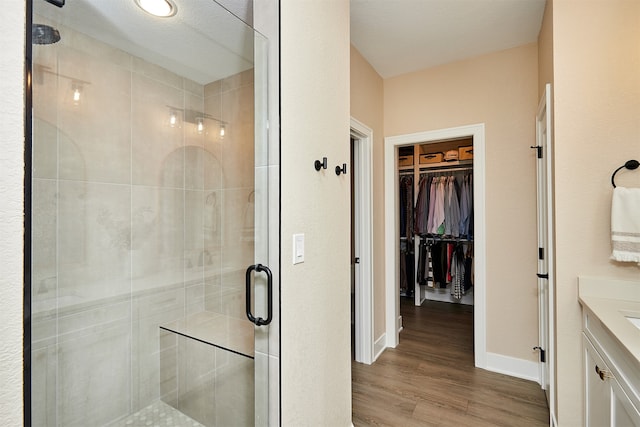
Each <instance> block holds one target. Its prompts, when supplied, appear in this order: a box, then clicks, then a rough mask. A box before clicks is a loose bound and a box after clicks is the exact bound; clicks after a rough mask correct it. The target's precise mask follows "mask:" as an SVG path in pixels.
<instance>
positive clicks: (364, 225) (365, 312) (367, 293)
mask: <svg viewBox="0 0 640 427" xmlns="http://www.w3.org/2000/svg"><path fill="white" fill-rule="evenodd" d="M351 138H353V140H354V143H353V144H354V146H353V159H354V163H355V165H356V166H355V167H353V168H352V169H353V172H354V177H353V178H354V182H353V184H354V194H353V196H352V197H354V198H355V199H354V206H355V223H354V227H355V230H354V232H355V239H354V241H355V248H354V249H355V256H356V257H358V258H360V263H359V264H355V268H356V272H355V277H356V286H355V292H356V295H355V299H356V313H355V314H356V316H355V318H356V319H355V321H356V325H355V326H356V328H355V329H356V331H355V332H356V337H355V341H356V352H355V353H356V354H355V356H356V362H361V363H366V364H367V365H370V364H371V363H373V245H372V237H373V184H372V182H373V180H372V178H373V175H372V170H373V130H371V128H369V127H368V126H366V125H364V124H362V123H361V122H359V121H358V120H356V119H354V118H353V117H352V118H351ZM352 262H353V261H352Z"/></svg>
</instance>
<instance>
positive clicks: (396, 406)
mask: <svg viewBox="0 0 640 427" xmlns="http://www.w3.org/2000/svg"><path fill="white" fill-rule="evenodd" d="M401 313H402V323H403V327H404V329H403V331H402V332H401V333H400V344H399V345H398V346H397V347H396V348H395V349H386V350H385V351H384V352H383V353H382V355H381V356H380V357H379V358H378V360H376V362H375V363H374V364H372V365H364V364H361V363H356V362H353V363H352V368H351V371H352V378H353V380H352V390H353V399H352V400H353V424H354V426H403V427H404V426H456V427H459V426H474V427H475V426H509V427H512V426H527V427H528V426H548V425H549V422H548V420H549V410H548V407H547V403H546V399H545V396H544V392H543V391H542V390H541V389H540V385H538V384H537V383H534V382H531V381H526V380H521V379H517V378H513V377H509V376H506V375H501V374H496V373H493V372H489V371H486V370H483V369H477V368H475V367H474V357H473V308H472V307H471V306H463V305H458V304H449V303H441V302H434V301H427V302H425V303H424V304H423V305H422V307H415V306H414V305H413V303H412V301H409V300H408V299H406V298H402V302H401Z"/></svg>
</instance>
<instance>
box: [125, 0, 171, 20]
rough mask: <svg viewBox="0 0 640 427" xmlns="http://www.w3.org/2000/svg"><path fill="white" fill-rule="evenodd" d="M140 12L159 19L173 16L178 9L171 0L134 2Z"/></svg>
mask: <svg viewBox="0 0 640 427" xmlns="http://www.w3.org/2000/svg"><path fill="white" fill-rule="evenodd" d="M135 1H136V4H137V5H138V6H140V8H141V9H142V10H144V11H145V12H147V13H149V14H151V15H153V16H159V17H161V18H166V17H169V16H173V15H175V14H176V12H177V11H178V8H177V7H176V5H175V4H174V3H173V2H172V1H171V0H135Z"/></svg>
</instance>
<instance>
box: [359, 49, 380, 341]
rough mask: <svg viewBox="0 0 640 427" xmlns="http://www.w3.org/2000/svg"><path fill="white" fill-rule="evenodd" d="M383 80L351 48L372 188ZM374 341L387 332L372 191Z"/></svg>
mask: <svg viewBox="0 0 640 427" xmlns="http://www.w3.org/2000/svg"><path fill="white" fill-rule="evenodd" d="M382 111H383V80H382V77H380V75H379V74H378V73H377V72H376V70H374V69H373V67H372V66H371V65H370V64H369V63H368V62H367V60H366V59H365V58H364V57H363V56H362V55H361V54H360V52H358V50H357V49H356V48H355V47H353V46H351V117H353V118H355V119H357V120H358V121H360V122H361V123H363V124H365V125H367V126H368V127H369V128H370V129H372V130H373V171H374V172H373V188H374V189H382V188H383V186H384V174H383V173H382V171H383V170H384V131H383V127H382V125H383V115H382ZM373 212H374V214H373V242H372V243H373V313H374V316H373V339H374V340H377V339H378V338H380V337H381V336H382V334H384V333H385V323H384V322H385V320H384V319H385V283H384V194H383V192H382V191H376V190H374V191H373Z"/></svg>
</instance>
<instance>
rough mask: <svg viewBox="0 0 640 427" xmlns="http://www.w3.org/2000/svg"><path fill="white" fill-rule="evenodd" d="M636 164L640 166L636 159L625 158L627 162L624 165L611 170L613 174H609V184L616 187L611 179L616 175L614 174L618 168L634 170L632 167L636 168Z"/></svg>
mask: <svg viewBox="0 0 640 427" xmlns="http://www.w3.org/2000/svg"><path fill="white" fill-rule="evenodd" d="M638 166H640V162H638V161H637V160H627V162H626V163H625V164H624V165H622V166H620V167H619V168H618V169H616V170H615V171H614V172H613V175H611V185H613V188H616V183H615V181H614V180H613V179H614V178H615V177H616V174H617V173H618V171H619V170H620V169H622V168H627V169H629V170H634V169H638Z"/></svg>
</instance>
